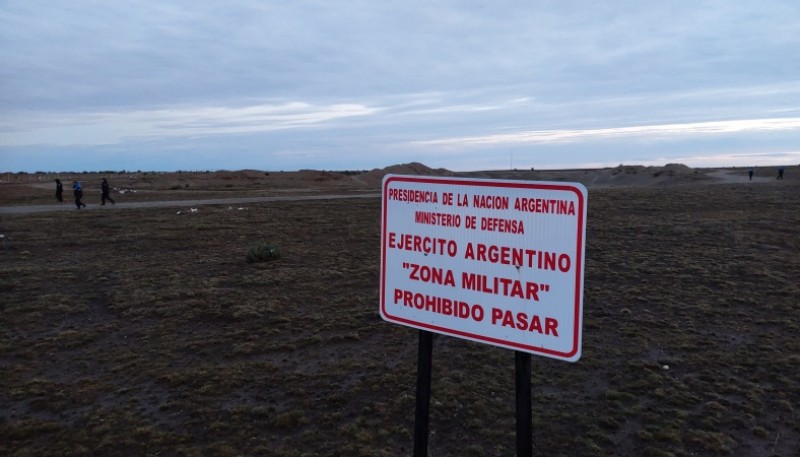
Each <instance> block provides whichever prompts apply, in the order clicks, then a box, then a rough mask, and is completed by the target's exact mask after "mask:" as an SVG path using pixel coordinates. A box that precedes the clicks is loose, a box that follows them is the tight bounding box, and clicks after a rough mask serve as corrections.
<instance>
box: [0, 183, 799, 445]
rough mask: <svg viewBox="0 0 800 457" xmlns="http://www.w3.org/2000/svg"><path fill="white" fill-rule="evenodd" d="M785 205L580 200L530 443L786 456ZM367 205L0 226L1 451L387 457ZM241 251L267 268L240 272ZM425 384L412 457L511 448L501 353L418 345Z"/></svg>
mask: <svg viewBox="0 0 800 457" xmlns="http://www.w3.org/2000/svg"><path fill="white" fill-rule="evenodd" d="M166 191H168V188H167V190H165V192H166ZM799 204H800V186H798V185H797V183H794V182H787V183H785V185H784V184H783V183H768V184H759V185H752V186H748V185H694V186H685V187H675V188H669V189H666V188H650V189H644V188H642V189H637V188H629V189H606V190H602V191H592V192H590V203H589V225H588V236H587V239H588V244H587V253H586V259H587V264H586V283H585V291H586V293H585V314H584V322H585V327H584V345H583V357H582V359H581V360H580V361H579V362H577V363H575V364H569V363H565V362H560V361H553V360H549V359H544V358H537V357H534V360H533V417H534V446H535V453H536V454H537V455H553V456H562V455H563V456H576V455H579V456H608V455H642V456H689V455H701V456H715V455H741V456H744V455H781V456H792V455H797V452H798V449H800V425H798V424H800V406H799V405H800V356H799V355H798V354H800V338H798V337H797V335H798V334H799V333H800V324H799V323H798V319H797V314H798V312H799V311H800V304H798V297H800V286H799V285H798V281H797V279H798V278H800V257H798V255H797V254H798V252H800V213H799V212H798V211H797V207H798V205H799ZM379 214H380V201H379V199H365V200H336V201H324V202H322V201H305V202H283V203H271V204H259V205H254V204H249V205H246V209H244V210H237V209H228V208H227V207H223V206H203V207H201V208H200V210H199V211H198V212H197V213H186V212H184V213H182V214H180V215H177V214H176V211H175V210H173V209H124V210H123V209H120V208H116V209H114V208H111V209H110V210H104V211H88V212H79V211H74V212H56V213H40V214H31V215H3V216H0V217H1V218H0V233H3V234H5V235H7V236H8V237H9V238H10V239H11V240H12V241H11V242H10V243H8V244H6V245H3V246H2V247H0V294H1V296H2V300H1V303H2V304H1V305H0V373H2V374H0V405H2V410H0V454H2V455H9V456H28V455H36V456H56V455H58V456H62V455H178V456H200V455H215V456H216V455H219V456H227V455H230V456H237V455H275V456H331V455H338V456H400V455H410V454H411V448H412V440H413V437H412V435H413V418H414V392H415V379H416V350H417V347H416V343H417V335H416V333H415V331H413V330H411V329H406V328H404V327H400V326H397V325H393V324H388V323H385V322H383V321H381V320H380V317H379V314H378V274H379V257H380V252H379V250H380V239H379V238H380V226H379V224H380V221H379ZM259 240H269V241H270V243H272V244H274V245H275V246H277V247H278V248H279V249H280V252H281V257H280V258H279V259H277V260H275V261H272V262H266V263H248V262H247V261H246V253H247V250H248V247H250V246H251V245H252V244H253V243H256V242H258V241H259ZM666 367H668V369H667V368H666ZM433 370H434V373H433V387H432V389H433V393H432V404H431V438H430V448H431V454H432V455H447V456H461V455H474V456H495V455H496V456H507V455H513V454H514V443H515V441H514V433H515V429H514V391H513V385H514V356H513V353H512V352H511V351H508V350H503V349H498V348H494V347H491V346H486V345H481V344H477V343H471V342H467V341H463V340H458V339H454V338H447V337H438V336H437V337H436V338H435V339H434V367H433Z"/></svg>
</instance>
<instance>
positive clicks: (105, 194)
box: [100, 178, 117, 205]
mask: <svg viewBox="0 0 800 457" xmlns="http://www.w3.org/2000/svg"><path fill="white" fill-rule="evenodd" d="M100 188H101V190H102V194H101V196H100V199H101V200H102V203H100V204H101V205H105V204H106V200H108V201H110V202H111V204H112V205H116V204H117V202H115V201H114V199H113V198H111V196H110V195H109V190H108V181H107V180H106V178H103V184H102V185H101V186H100Z"/></svg>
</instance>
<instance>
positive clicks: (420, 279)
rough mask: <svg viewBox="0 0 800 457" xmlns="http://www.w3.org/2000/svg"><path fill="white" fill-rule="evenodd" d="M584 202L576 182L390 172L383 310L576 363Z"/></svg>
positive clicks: (395, 318) (405, 320)
mask: <svg viewBox="0 0 800 457" xmlns="http://www.w3.org/2000/svg"><path fill="white" fill-rule="evenodd" d="M586 207H587V192H586V188H585V187H584V186H583V185H582V184H578V183H561V182H537V181H505V180H502V181H501V180H483V179H461V178H441V177H430V176H400V175H387V176H386V177H385V178H384V180H383V205H382V224H381V227H382V234H381V298H380V312H381V316H382V317H383V318H384V319H385V320H387V321H389V322H394V323H397V324H402V325H407V326H410V327H414V328H418V329H421V330H428V331H432V332H437V333H442V334H445V335H451V336H455V337H459V338H465V339H469V340H473V341H478V342H483V343H488V344H493V345H496V346H501V347H505V348H509V349H514V350H518V351H524V352H530V353H532V354H538V355H542V356H546V357H551V358H556V359H561V360H567V361H572V362H574V361H576V360H578V359H579V358H580V356H581V338H582V324H583V271H584V250H585V238H586V211H587V208H586Z"/></svg>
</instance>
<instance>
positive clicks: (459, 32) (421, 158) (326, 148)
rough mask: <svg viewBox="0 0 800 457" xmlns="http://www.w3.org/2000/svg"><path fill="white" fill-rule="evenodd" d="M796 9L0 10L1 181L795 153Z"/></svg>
mask: <svg viewBox="0 0 800 457" xmlns="http://www.w3.org/2000/svg"><path fill="white" fill-rule="evenodd" d="M798 56H800V2H798V1H797V0H786V1H779V0H758V1H750V0H737V1H727V0H718V1H702V0H699V1H697V0H692V1H666V2H643V1H639V0H635V1H622V0H619V1H617V0H612V1H600V2H598V1H593V0H591V1H590V0H585V1H583V0H577V1H558V0H553V1H541V0H530V1H513V2H512V1H502V0H501V1H496V2H485V1H468V0H465V1H436V0H433V1H416V0H404V1H382V0H347V1H331V0H327V1H322V0H320V1H302V0H296V1H295V0H293V1H284V0H281V1H269V0H263V1H257V0H235V1H225V2H198V1H194V0H192V1H150V0H136V1H127V0H115V1H113V2H110V1H105V0H96V1H90V0H70V1H64V2H53V1H43V0H0V62H1V64H0V171H28V172H33V171H40V170H41V171H91V170H101V171H106V170H164V171H171V170H217V169H229V170H235V169H245V168H251V169H258V170H297V169H303V168H312V169H328V170H330V169H334V170H354V169H372V168H381V167H385V166H388V165H392V164H397V163H405V162H412V161H417V162H422V163H424V164H426V165H428V166H431V167H444V168H448V169H451V170H478V169H502V168H509V167H513V168H530V167H536V168H575V167H598V166H616V165H618V164H621V163H624V164H643V165H660V164H662V165H663V164H665V163H670V162H679V163H684V164H687V165H690V166H730V165H736V166H741V165H746V166H750V165H764V166H772V165H778V164H787V165H788V164H798V163H800V58H798Z"/></svg>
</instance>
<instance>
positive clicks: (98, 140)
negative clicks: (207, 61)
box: [0, 102, 379, 146]
mask: <svg viewBox="0 0 800 457" xmlns="http://www.w3.org/2000/svg"><path fill="white" fill-rule="evenodd" d="M378 111H379V110H378V109H376V108H370V107H367V106H364V105H360V104H355V103H334V104H329V105H312V104H308V103H302V102H287V103H280V104H267V103H265V104H257V105H249V106H238V107H225V106H185V107H173V108H163V109H154V110H137V111H132V112H93V113H82V114H78V115H75V116H71V117H69V118H66V119H65V118H63V117H60V116H58V115H56V114H49V115H46V116H33V117H31V118H27V119H26V120H25V121H15V120H13V119H10V120H7V121H6V122H4V123H3V125H2V131H3V132H4V133H2V134H0V144H2V145H3V146H26V145H35V144H50V145H62V146H66V145H101V144H118V143H122V142H126V141H141V140H154V139H166V138H175V137H187V138H191V137H201V136H208V135H232V134H252V133H264V132H273V131H277V130H291V129H300V128H304V129H310V128H321V127H325V126H329V125H331V124H332V123H334V122H336V121H340V120H344V119H348V118H353V117H361V116H369V115H373V114H375V113H376V112H378Z"/></svg>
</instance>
